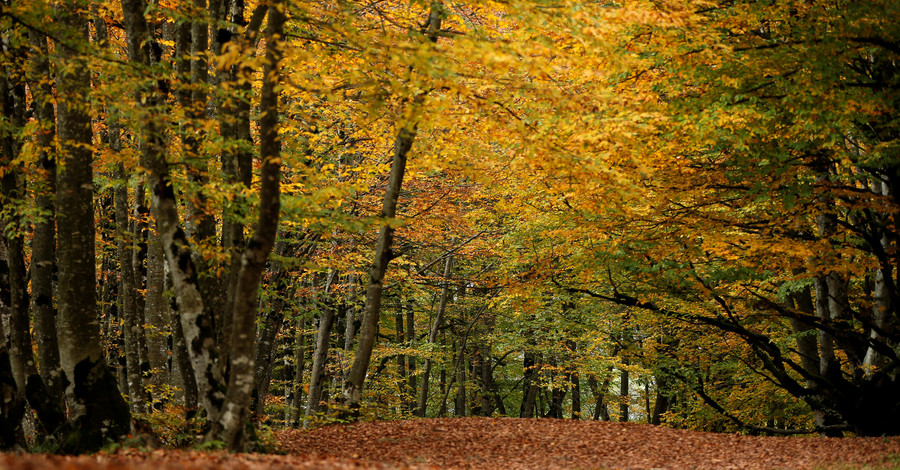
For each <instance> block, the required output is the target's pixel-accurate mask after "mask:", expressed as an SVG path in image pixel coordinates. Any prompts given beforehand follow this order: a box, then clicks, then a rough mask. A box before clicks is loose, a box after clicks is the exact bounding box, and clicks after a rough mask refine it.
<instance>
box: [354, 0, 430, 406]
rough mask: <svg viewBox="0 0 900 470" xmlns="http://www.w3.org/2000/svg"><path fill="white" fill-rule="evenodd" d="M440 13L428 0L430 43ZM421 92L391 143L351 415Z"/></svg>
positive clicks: (377, 311)
mask: <svg viewBox="0 0 900 470" xmlns="http://www.w3.org/2000/svg"><path fill="white" fill-rule="evenodd" d="M442 16H443V4H442V3H441V2H438V1H433V2H432V3H431V8H430V10H429V15H428V25H427V38H428V40H429V41H430V42H432V43H435V42H437V38H438V33H439V32H440V29H441V19H442ZM424 98H425V97H424V95H421V94H420V95H418V96H416V97H415V98H414V99H413V102H414V104H413V110H412V112H411V113H410V116H411V118H410V119H408V120H406V121H405V122H402V123H401V124H400V126H399V127H400V131H399V132H398V134H397V139H396V141H395V142H394V156H393V159H392V161H391V172H390V176H389V178H388V187H387V191H385V194H384V202H383V204H382V207H381V217H382V219H384V225H383V226H382V227H381V231H380V232H379V234H378V245H377V247H376V248H375V259H374V261H373V262H372V266H371V268H370V269H369V285H368V288H367V289H366V306H365V311H364V312H363V318H362V325H361V327H360V331H359V344H358V346H357V349H356V356H355V357H354V358H353V365H352V366H351V368H350V371H349V373H348V374H347V380H346V382H345V383H344V390H343V394H344V401H345V405H346V406H347V409H348V412H349V413H350V414H351V415H352V416H358V414H359V402H360V400H361V399H362V387H363V381H364V380H365V377H366V371H367V370H368V369H369V362H370V361H371V360H372V349H373V348H374V346H375V332H376V329H377V326H378V319H379V316H380V315H381V294H382V292H383V290H384V273H385V271H387V265H388V263H389V262H390V261H391V258H392V253H391V244H392V242H393V240H394V227H393V226H392V225H391V224H390V223H389V221H390V219H393V218H394V217H395V216H396V213H397V199H398V197H399V196H400V187H401V185H402V184H403V174H404V173H405V172H406V159H407V156H408V154H409V151H410V149H411V148H412V144H413V141H414V140H415V138H416V124H417V122H416V114H417V111H416V109H415V108H416V107H417V106H418V105H419V104H420V103H421V102H422V101H424Z"/></svg>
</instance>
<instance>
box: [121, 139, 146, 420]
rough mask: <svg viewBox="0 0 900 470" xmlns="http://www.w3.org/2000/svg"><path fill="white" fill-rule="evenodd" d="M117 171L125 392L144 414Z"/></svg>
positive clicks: (124, 200)
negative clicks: (126, 390)
mask: <svg viewBox="0 0 900 470" xmlns="http://www.w3.org/2000/svg"><path fill="white" fill-rule="evenodd" d="M114 150H115V149H114ZM116 173H117V175H116V176H117V178H118V179H119V181H120V185H119V186H118V187H116V190H115V205H116V227H117V237H116V238H117V240H118V243H117V246H118V249H117V251H118V257H119V269H118V270H119V273H120V276H121V281H120V286H119V300H120V301H121V303H120V305H121V306H122V307H121V312H122V317H123V320H124V325H123V330H124V333H125V364H126V377H127V378H128V393H129V397H130V401H131V408H132V411H133V412H135V413H143V412H145V411H146V402H145V400H144V398H145V397H144V392H143V390H144V387H143V383H142V376H141V359H140V357H141V356H140V343H139V341H138V335H139V334H140V328H141V322H140V320H139V315H138V312H137V306H136V303H137V298H136V297H137V295H138V292H137V286H136V285H135V273H134V264H133V263H132V252H133V250H134V246H133V243H132V240H133V239H132V233H131V231H130V230H129V229H128V222H129V220H130V217H129V210H128V209H129V203H128V185H127V181H128V180H127V178H126V176H125V167H124V165H123V164H121V163H120V164H119V166H118V170H117V172H116Z"/></svg>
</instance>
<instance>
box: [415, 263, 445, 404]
mask: <svg viewBox="0 0 900 470" xmlns="http://www.w3.org/2000/svg"><path fill="white" fill-rule="evenodd" d="M452 265H453V257H452V256H449V255H448V256H447V259H446V260H445V261H444V272H443V275H442V277H443V285H442V286H441V299H440V301H439V302H438V307H437V312H436V313H435V315H434V322H433V323H432V324H431V330H429V332H428V345H429V348H430V351H429V355H428V356H427V357H426V358H425V367H424V369H423V371H422V386H421V388H420V389H419V406H418V408H417V409H416V416H418V417H420V418H424V417H425V410H426V409H427V407H428V381H429V380H431V362H432V361H431V354H434V346H435V344H436V343H437V335H438V332H439V331H440V329H441V324H442V323H443V322H444V311H445V310H446V308H447V298H448V293H449V281H448V278H449V277H450V267H451V266H452Z"/></svg>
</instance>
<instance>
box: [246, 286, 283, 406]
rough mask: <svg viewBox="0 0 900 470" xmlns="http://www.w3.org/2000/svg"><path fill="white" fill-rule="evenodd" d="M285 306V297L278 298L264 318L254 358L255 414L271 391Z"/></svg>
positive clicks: (253, 404) (253, 403)
mask: <svg viewBox="0 0 900 470" xmlns="http://www.w3.org/2000/svg"><path fill="white" fill-rule="evenodd" d="M276 282H277V281H276ZM276 290H280V289H276ZM283 308H284V300H283V299H281V298H278V299H276V300H275V302H273V305H272V307H271V309H270V310H269V311H268V312H267V313H266V315H265V317H264V319H263V324H262V328H261V331H260V333H259V340H258V341H257V342H256V352H255V357H256V359H255V360H254V363H255V364H256V371H255V372H254V375H255V377H256V379H255V380H256V384H255V385H254V390H255V391H254V393H253V402H252V404H251V406H250V409H251V411H252V412H253V413H254V414H256V413H258V412H259V411H260V410H261V409H262V405H263V404H264V403H265V398H266V395H268V393H269V384H270V383H271V378H272V374H271V370H272V363H273V362H274V353H275V349H276V346H277V344H276V343H277V338H278V333H279V332H280V331H281V327H282V325H283V324H284V312H283V311H282V309H283Z"/></svg>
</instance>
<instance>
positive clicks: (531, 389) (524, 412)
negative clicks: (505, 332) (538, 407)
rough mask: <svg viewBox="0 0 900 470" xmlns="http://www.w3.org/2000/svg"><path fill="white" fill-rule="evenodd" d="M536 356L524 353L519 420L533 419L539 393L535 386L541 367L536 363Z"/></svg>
mask: <svg viewBox="0 0 900 470" xmlns="http://www.w3.org/2000/svg"><path fill="white" fill-rule="evenodd" d="M539 357H540V356H538V355H536V354H535V353H533V352H529V351H525V355H524V358H523V362H522V370H523V374H524V375H523V377H522V406H521V409H520V411H519V417H520V418H533V417H534V411H535V407H534V405H535V402H536V401H537V394H538V391H539V388H540V387H539V386H538V384H537V377H538V373H539V372H540V370H541V365H540V364H539V363H538V360H539Z"/></svg>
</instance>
